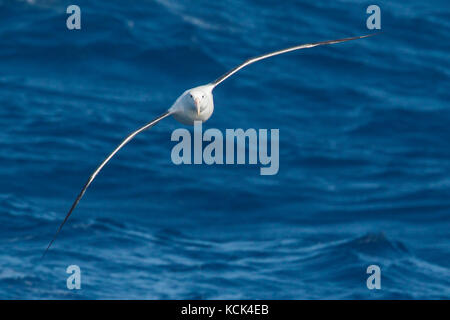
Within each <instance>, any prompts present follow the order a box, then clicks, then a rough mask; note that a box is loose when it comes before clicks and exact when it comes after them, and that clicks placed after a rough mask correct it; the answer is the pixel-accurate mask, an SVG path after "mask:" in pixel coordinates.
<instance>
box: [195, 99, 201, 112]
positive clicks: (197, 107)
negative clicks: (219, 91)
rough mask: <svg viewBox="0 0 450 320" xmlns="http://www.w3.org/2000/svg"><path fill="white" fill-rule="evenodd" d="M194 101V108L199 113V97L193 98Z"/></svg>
mask: <svg viewBox="0 0 450 320" xmlns="http://www.w3.org/2000/svg"><path fill="white" fill-rule="evenodd" d="M194 102H195V108H196V109H197V115H198V116H199V115H200V100H199V99H197V98H196V99H194Z"/></svg>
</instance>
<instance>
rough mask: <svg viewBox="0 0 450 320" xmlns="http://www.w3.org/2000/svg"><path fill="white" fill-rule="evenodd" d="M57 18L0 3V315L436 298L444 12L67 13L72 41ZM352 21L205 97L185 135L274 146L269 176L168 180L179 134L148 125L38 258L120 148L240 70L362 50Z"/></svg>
mask: <svg viewBox="0 0 450 320" xmlns="http://www.w3.org/2000/svg"><path fill="white" fill-rule="evenodd" d="M70 4H73V3H72V2H69V1H56V0H53V1H52V0H47V1H40V0H34V1H31V0H30V1H0V128H1V129H0V298H1V299H103V298H106V299H120V298H124V299H330V298H331V299H449V298H450V242H449V240H450V191H449V189H450V148H449V147H450V109H449V100H450V82H449V80H450V62H449V52H450V19H449V18H450V8H449V5H448V2H446V1H418V0H414V1H408V2H405V1H401V2H400V1H398V2H397V3H396V4H393V3H391V2H387V1H376V3H373V2H372V1H353V0H339V1H322V0H319V1H268V0H267V1H243V0H240V1H238V0H231V1H206V0H200V1H188V2H185V1H169V0H159V1H132V2H125V1H84V0H82V1H81V0H80V1H77V2H76V4H78V5H79V6H80V8H81V25H82V29H81V30H77V31H70V30H68V29H67V28H66V19H67V17H68V15H67V14H66V8H67V6H68V5H70ZM371 4H377V5H379V6H380V8H381V24H382V31H383V33H382V34H380V35H377V36H375V37H371V38H368V39H363V40H358V41H353V42H348V43H343V44H337V45H332V46H323V47H317V48H312V49H307V50H302V51H297V52H294V53H289V54H286V55H282V56H278V57H275V58H272V59H268V60H264V61H261V62H258V63H256V64H254V65H252V66H249V67H248V68H245V69H243V70H241V71H240V72H239V73H238V74H236V75H235V76H233V77H232V78H230V79H228V80H227V81H225V82H224V83H223V84H222V85H220V86H219V87H218V88H217V89H216V90H215V91H214V96H215V108H216V109H215V112H214V114H213V116H212V118H211V119H210V120H208V121H207V122H206V123H205V124H204V126H203V127H204V129H207V128H218V129H220V130H222V131H224V130H225V129H227V128H243V129H248V128H255V129H272V128H278V129H279V130H280V131H279V132H280V135H279V137H280V142H279V150H280V168H279V172H278V174H277V175H273V176H261V175H260V174H259V166H258V165H212V166H208V165H205V164H204V165H180V166H176V165H174V164H173V163H172V161H171V158H170V154H171V149H172V147H173V146H174V145H175V143H174V142H172V141H171V140H170V137H171V133H172V131H173V130H175V129H176V128H180V127H184V126H183V125H181V124H179V123H177V122H176V121H175V120H174V119H166V120H164V121H162V122H161V123H159V124H158V125H157V126H155V127H154V128H152V129H151V130H149V131H146V132H145V133H142V134H141V135H139V136H138V137H137V138H136V139H135V140H133V141H132V142H131V143H130V144H129V145H127V146H126V147H125V148H124V149H122V150H121V151H120V152H119V153H118V154H117V156H116V157H115V158H113V160H112V161H111V162H110V163H109V164H108V165H107V166H106V167H105V168H104V169H103V171H102V172H101V173H100V174H99V176H98V177H97V179H96V180H95V181H94V183H93V184H92V186H91V187H90V188H89V189H88V191H87V193H86V195H85V197H84V198H83V199H82V201H81V202H80V204H79V206H78V207H77V209H76V210H75V211H74V213H73V215H72V216H71V218H70V219H69V221H68V222H67V224H66V225H65V226H64V228H63V229H62V232H61V233H60V235H59V236H58V238H57V240H56V241H55V243H54V245H53V247H52V248H51V250H50V251H49V253H48V254H47V256H46V257H45V259H43V260H42V259H41V255H42V253H43V252H44V249H45V248H46V246H47V244H48V242H49V241H50V239H51V238H52V236H53V234H54V233H55V231H56V229H57V227H58V225H59V224H60V223H61V221H62V219H63V218H64V216H65V214H66V212H67V211H68V209H69V208H70V206H71V204H72V202H73V200H74V199H75V197H76V195H77V194H78V193H79V191H80V189H81V187H82V186H83V184H84V182H85V181H86V179H87V178H88V176H89V175H90V173H91V172H92V171H93V170H94V169H95V168H96V166H97V165H98V164H99V163H100V162H101V161H102V160H103V158H104V157H105V156H106V155H107V154H108V153H109V152H111V151H112V150H113V148H114V147H115V146H116V145H117V144H118V143H119V142H120V141H121V139H122V138H124V137H125V136H126V135H127V134H128V133H130V132H131V131H133V130H134V129H136V128H138V127H139V126H141V125H143V124H144V123H146V122H147V121H150V120H151V119H153V118H154V117H156V116H157V115H159V114H161V113H162V112H164V111H165V110H166V109H167V108H168V107H170V105H171V104H172V103H173V102H174V100H175V99H176V98H177V97H178V95H179V94H181V93H182V92H183V91H184V90H185V89H187V88H190V87H194V86H196V85H200V84H204V83H208V82H210V81H212V80H214V79H215V78H217V77H218V76H220V75H221V74H223V73H225V72H226V71H228V70H229V69H230V68H232V67H234V66H235V65H237V64H239V63H241V62H242V61H243V60H245V59H246V58H248V57H251V56H254V55H258V54H261V53H265V52H268V51H271V50H276V49H279V48H283V47H287V46H292V45H296V44H300V43H308V42H315V41H322V40H329V39H335V38H342V37H349V36H356V35H361V34H366V33H371V32H373V31H370V30H367V28H366V18H367V17H368V15H367V14H366V8H367V7H368V6H369V5H371ZM185 128H188V127H185ZM188 129H189V128H188ZM190 130H191V129H190ZM69 265H78V266H79V267H80V268H81V283H82V284H81V286H82V288H81V290H68V289H67V287H66V279H67V277H68V276H69V275H68V274H67V273H66V268H67V267H68V266H69ZM369 265H378V266H379V267H380V268H381V290H369V289H368V288H367V287H366V280H367V278H368V276H369V275H368V274H367V273H366V269H367V267H368V266H369Z"/></svg>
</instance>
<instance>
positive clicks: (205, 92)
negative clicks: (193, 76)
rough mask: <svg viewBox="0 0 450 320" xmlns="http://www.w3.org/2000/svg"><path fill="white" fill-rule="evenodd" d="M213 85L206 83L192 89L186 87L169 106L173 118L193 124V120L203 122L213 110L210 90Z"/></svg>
mask: <svg viewBox="0 0 450 320" xmlns="http://www.w3.org/2000/svg"><path fill="white" fill-rule="evenodd" d="M213 89H214V85H212V84H207V85H203V86H199V87H195V88H192V89H188V90H186V91H185V92H183V94H182V95H181V96H179V97H178V99H177V100H176V101H175V103H174V104H173V105H172V107H170V109H169V112H170V113H172V115H173V117H174V118H175V120H177V121H179V122H181V123H183V124H187V125H193V124H194V121H201V122H205V121H206V120H208V119H209V118H210V117H211V115H212V114H213V111H214V99H213V94H212V90H213Z"/></svg>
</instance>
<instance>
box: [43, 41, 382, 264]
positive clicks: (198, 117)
mask: <svg viewBox="0 0 450 320" xmlns="http://www.w3.org/2000/svg"><path fill="white" fill-rule="evenodd" d="M375 34H376V33H373V34H368V35H363V36H357V37H351V38H344V39H337V40H328V41H320V42H315V43H306V44H301V45H298V46H294V47H289V48H286V49H282V50H278V51H274V52H270V53H266V54H263V55H259V56H256V57H253V58H250V59H247V60H246V61H244V62H243V63H242V64H240V65H238V66H237V67H235V68H233V69H231V70H230V71H228V72H227V73H225V74H224V75H222V76H221V77H219V78H217V79H216V80H214V81H213V82H211V83H208V84H205V85H201V86H198V87H195V88H191V89H188V90H186V91H185V92H183V93H182V94H181V95H180V96H179V97H178V99H177V100H176V101H175V102H174V103H173V105H172V106H171V107H170V108H169V109H168V110H167V111H166V112H164V113H163V114H161V115H160V116H158V117H156V118H155V119H153V120H152V121H150V122H149V123H147V124H146V125H144V126H143V127H141V128H139V129H137V130H136V131H134V132H132V133H131V134H130V135H128V136H127V137H126V138H125V139H124V140H123V141H122V142H121V143H120V144H119V145H118V146H117V147H116V148H115V149H114V150H113V151H112V152H111V153H110V154H109V155H108V156H107V157H106V158H105V160H103V162H102V163H101V164H100V165H99V166H98V167H97V169H95V171H94V172H93V173H92V174H91V175H90V177H89V179H88V180H87V181H86V183H85V185H84V186H83V188H82V189H81V192H80V193H79V194H78V196H77V198H76V199H75V201H74V202H73V204H72V206H71V207H70V209H69V212H68V213H67V214H66V216H65V218H64V220H63V221H62V223H61V224H60V226H59V227H58V229H57V231H56V233H55V235H54V236H53V238H52V240H51V241H50V243H49V244H48V246H47V249H46V250H45V252H44V254H43V255H42V257H44V256H45V254H46V253H47V252H48V250H49V249H50V247H51V245H52V244H53V242H54V241H55V239H56V237H57V236H58V234H59V232H60V231H61V229H62V227H63V226H64V224H65V223H66V222H67V219H69V217H70V215H71V214H72V212H73V210H74V209H75V208H76V206H77V205H78V203H79V202H80V200H81V198H82V197H83V195H84V193H85V192H86V190H87V188H89V186H90V185H91V184H92V181H94V179H95V177H96V176H97V175H98V174H99V172H100V171H101V170H102V169H103V167H104V166H105V165H106V164H107V163H108V162H109V161H110V160H111V158H112V157H114V155H115V154H116V153H117V152H118V151H119V150H120V149H122V147H123V146H125V145H126V144H127V143H128V142H130V141H131V140H132V139H133V138H134V137H135V136H137V135H138V134H139V133H141V132H143V131H145V130H147V129H149V128H151V127H153V126H154V125H155V124H157V123H158V122H160V121H161V120H163V119H165V118H167V117H169V116H173V117H174V118H175V119H176V120H177V121H179V122H181V123H183V124H186V125H193V124H194V122H195V121H201V122H205V121H206V120H208V119H209V118H210V117H211V115H212V113H213V111H214V99H213V94H212V92H213V90H214V89H215V88H216V87H217V86H218V85H219V84H221V83H222V82H223V81H225V80H226V79H228V78H229V77H231V76H232V75H233V74H235V73H236V72H238V71H239V70H241V69H243V68H245V67H246V66H248V65H250V64H252V63H255V62H257V61H261V60H264V59H267V58H271V57H274V56H277V55H280V54H283V53H287V52H291V51H296V50H301V49H307V48H313V47H317V46H322V45H328V44H335V43H340V42H346V41H350V40H356V39H363V38H367V37H370V36H373V35H375Z"/></svg>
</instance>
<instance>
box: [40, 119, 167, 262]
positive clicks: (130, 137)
mask: <svg viewBox="0 0 450 320" xmlns="http://www.w3.org/2000/svg"><path fill="white" fill-rule="evenodd" d="M171 114H172V112H170V111H167V112H165V113H163V114H162V115H160V116H159V117H158V118H156V119H154V120H152V121H150V122H149V123H147V124H146V125H145V126H143V127H142V128H139V129H138V130H136V131H134V132H133V133H131V134H130V135H129V136H128V137H126V138H125V139H124V140H123V141H122V142H121V143H120V144H119V145H118V146H117V147H116V148H115V149H114V151H113V152H111V153H110V154H109V156H108V157H106V159H105V160H103V162H102V163H101V164H100V166H98V168H97V169H96V170H95V171H94V172H93V173H92V174H91V176H90V177H89V179H88V181H87V182H86V184H85V185H84V187H83V189H82V190H81V192H80V194H79V195H78V197H77V198H76V199H75V202H74V203H73V204H72V207H71V208H70V210H69V212H68V213H67V215H66V217H65V218H64V220H63V222H62V223H61V225H60V226H59V228H58V230H57V231H56V233H55V235H54V236H53V239H52V241H50V243H49V245H48V247H47V249H46V250H45V252H44V254H43V255H42V257H44V256H45V254H46V253H47V251H48V249H50V247H51V245H52V243H53V241H55V239H56V236H57V235H58V234H59V232H60V231H61V229H62V227H63V226H64V224H65V223H66V221H67V219H69V217H70V215H71V214H72V211H73V210H74V209H75V208H76V206H77V205H78V202H80V200H81V198H82V197H83V195H84V193H85V192H86V189H87V188H88V187H89V186H90V185H91V183H92V181H94V179H95V177H96V176H97V174H98V173H99V172H100V170H102V169H103V167H104V166H105V165H106V164H107V163H108V161H109V160H111V158H112V157H113V156H114V155H115V154H116V153H117V152H118V151H119V150H120V149H121V148H122V147H123V146H124V145H126V144H127V143H128V142H130V141H131V140H132V139H133V138H134V137H135V136H137V135H138V134H139V133H141V132H142V131H144V130H146V129H148V128H151V127H153V126H154V125H155V124H157V123H158V122H159V121H161V120H162V119H164V118H166V117H168V116H169V115H171Z"/></svg>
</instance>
